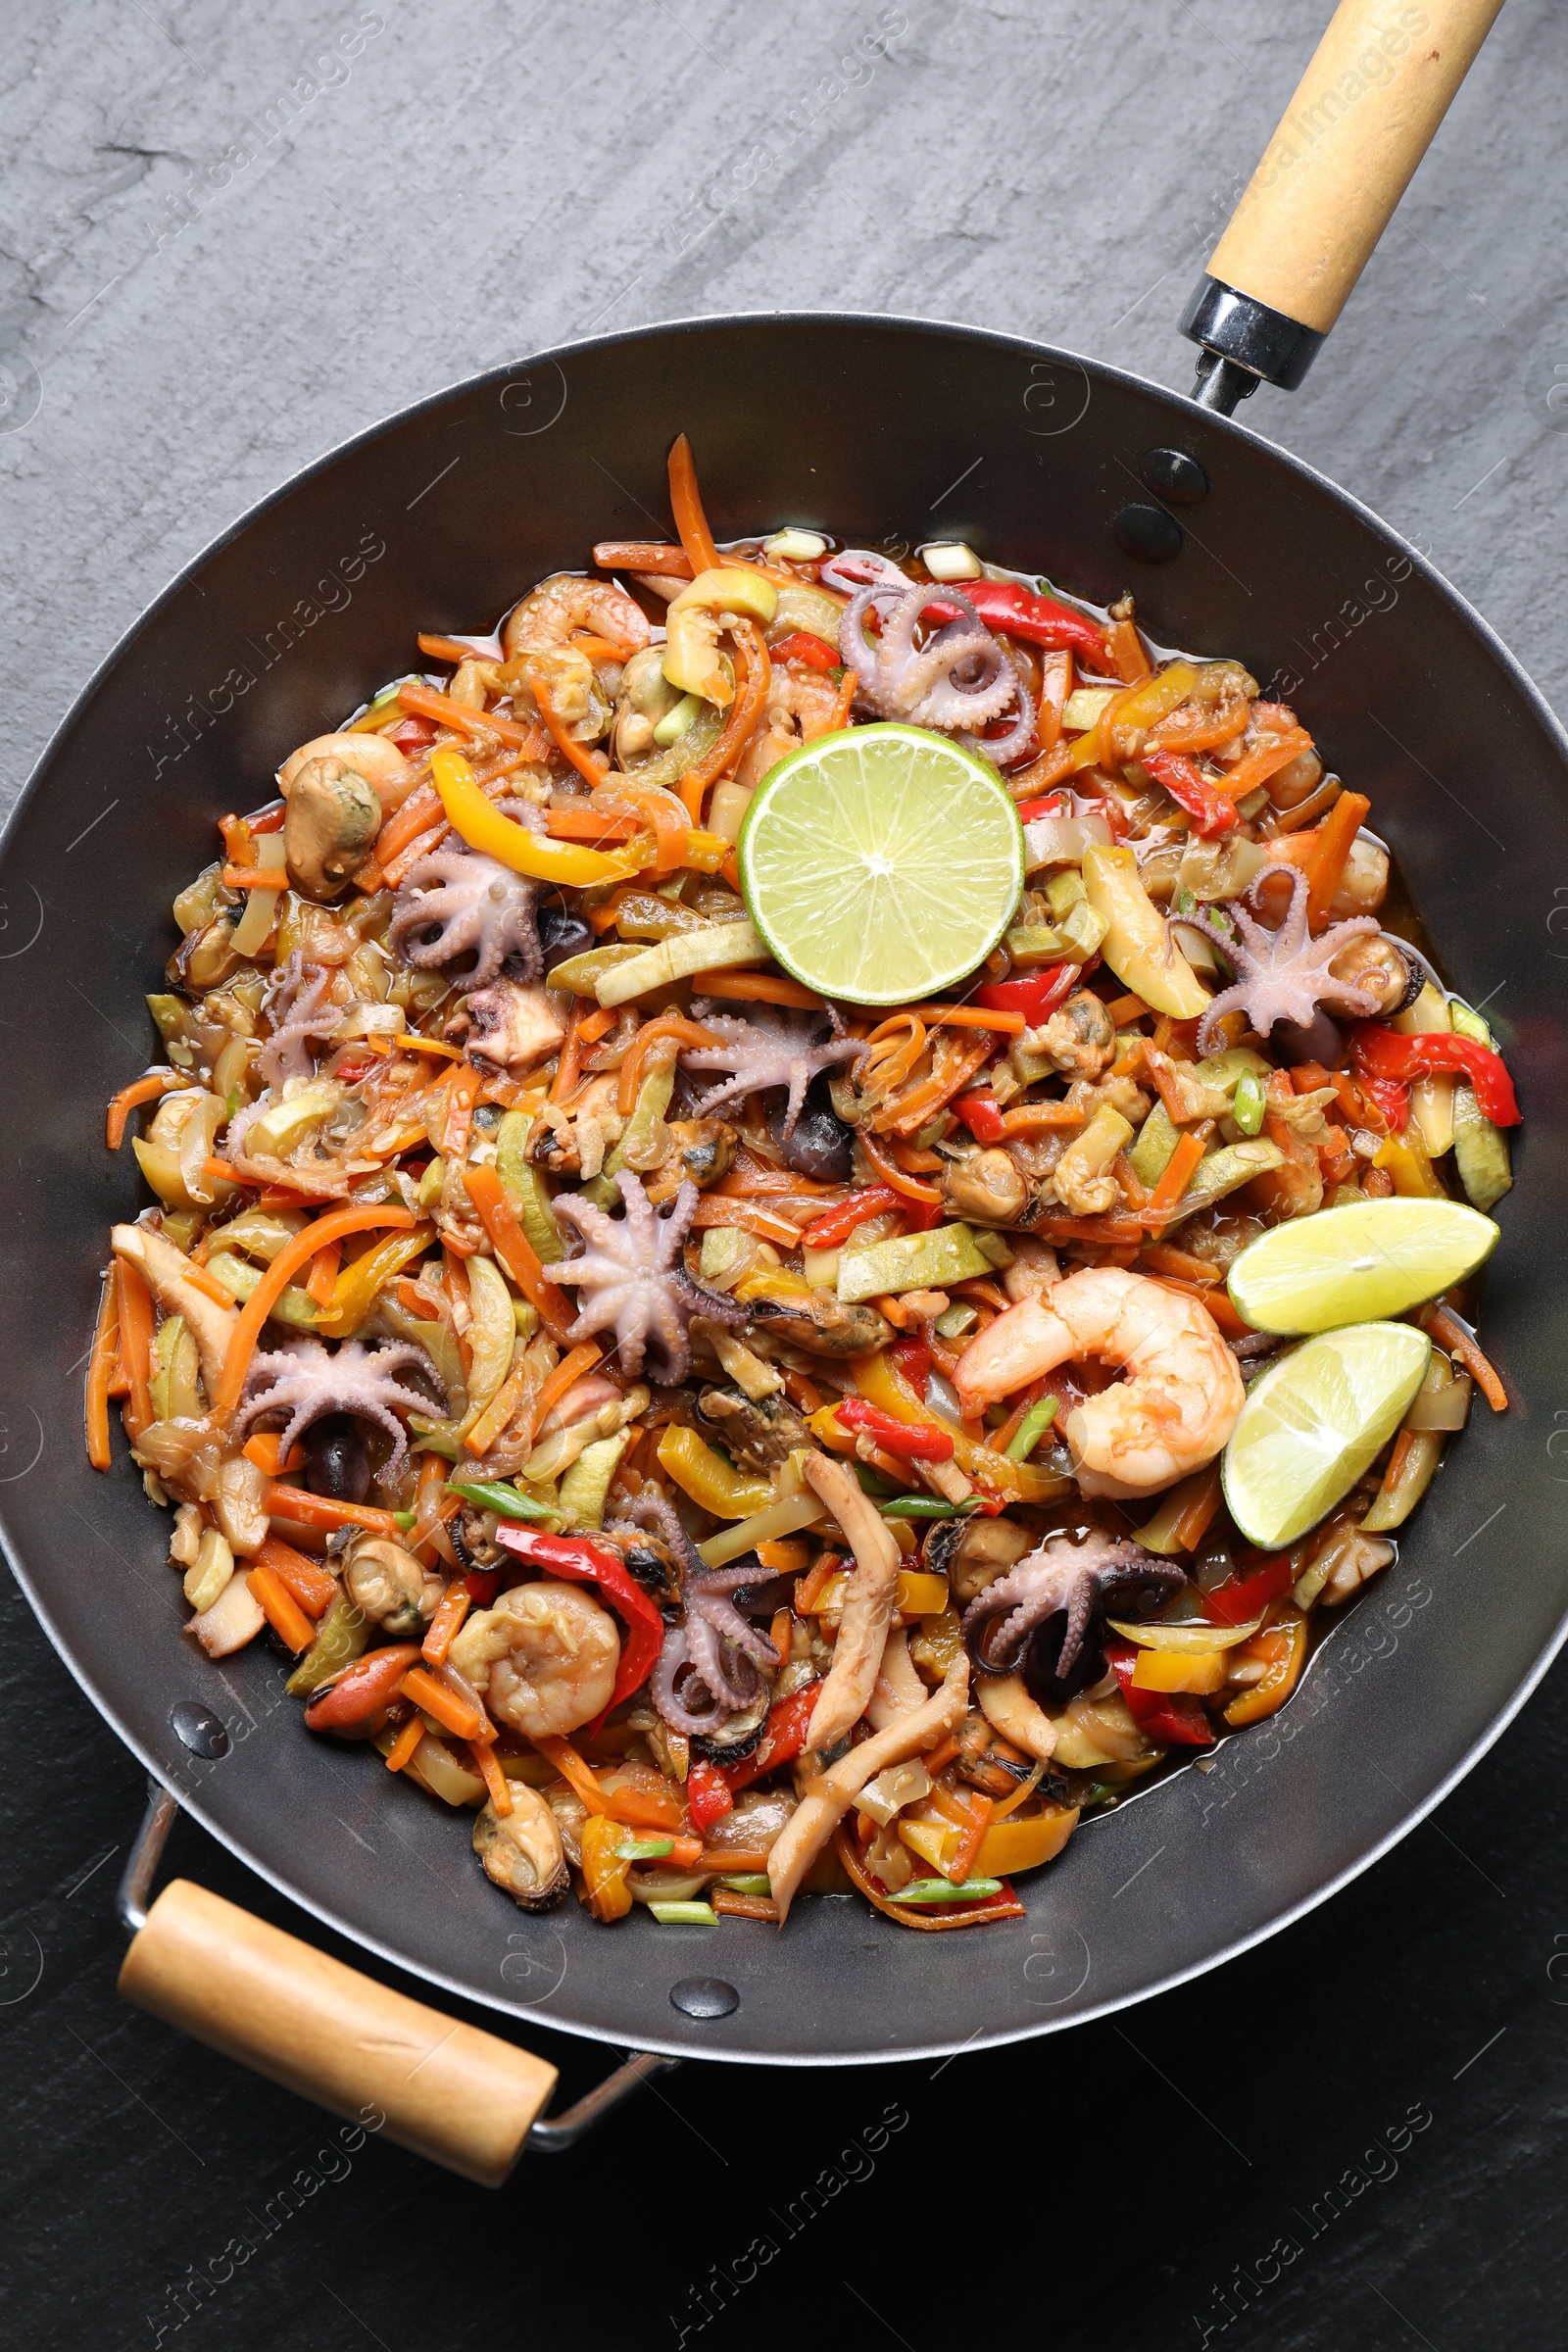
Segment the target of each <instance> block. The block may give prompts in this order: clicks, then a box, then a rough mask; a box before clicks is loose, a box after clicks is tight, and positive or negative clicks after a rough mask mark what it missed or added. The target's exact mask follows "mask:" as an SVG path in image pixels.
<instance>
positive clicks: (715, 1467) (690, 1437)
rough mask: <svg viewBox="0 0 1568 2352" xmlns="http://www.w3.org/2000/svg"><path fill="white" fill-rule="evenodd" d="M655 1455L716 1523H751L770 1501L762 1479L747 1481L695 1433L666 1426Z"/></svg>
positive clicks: (682, 1489) (768, 1489) (770, 1488)
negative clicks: (740, 1521)
mask: <svg viewBox="0 0 1568 2352" xmlns="http://www.w3.org/2000/svg"><path fill="white" fill-rule="evenodd" d="M658 1455H659V1462H660V1467H661V1468H662V1469H664V1470H667V1471H668V1473H669V1475H670V1477H671V1478H672V1479H673V1480H674V1481H675V1484H676V1486H677V1487H679V1488H680V1490H681V1492H682V1493H683V1494H685V1495H690V1496H691V1498H692V1500H693V1502H697V1503H701V1505H702V1507H703V1509H704V1510H705V1511H711V1512H712V1514H713V1516H714V1518H715V1519H750V1518H751V1517H753V1516H754V1514H756V1513H757V1512H760V1511H764V1510H766V1509H767V1507H768V1505H769V1504H770V1503H771V1502H772V1500H773V1489H772V1487H771V1486H770V1485H769V1483H768V1481H767V1480H766V1479H765V1478H748V1477H746V1476H745V1475H744V1474H743V1473H742V1472H741V1471H739V1470H735V1469H732V1468H731V1466H730V1464H729V1463H728V1462H726V1461H724V1460H723V1459H722V1458H721V1457H720V1456H719V1455H718V1454H716V1453H715V1452H714V1451H713V1449H712V1447H711V1446H705V1445H704V1443H703V1441H702V1439H701V1438H700V1437H699V1436H698V1435H697V1432H696V1430H695V1429H685V1428H682V1427H681V1426H680V1425H679V1424H678V1423H676V1422H673V1421H671V1422H669V1423H668V1424H667V1425H666V1426H665V1428H664V1429H663V1430H662V1433H661V1435H660V1440H659V1446H658Z"/></svg>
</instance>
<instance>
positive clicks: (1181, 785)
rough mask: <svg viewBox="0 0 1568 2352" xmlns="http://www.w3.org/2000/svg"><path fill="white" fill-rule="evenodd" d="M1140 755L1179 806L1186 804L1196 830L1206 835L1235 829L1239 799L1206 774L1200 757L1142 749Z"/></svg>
mask: <svg viewBox="0 0 1568 2352" xmlns="http://www.w3.org/2000/svg"><path fill="white" fill-rule="evenodd" d="M1138 756H1139V758H1140V760H1142V761H1143V763H1144V765H1145V767H1147V768H1148V770H1149V772H1150V774H1151V775H1152V777H1153V779H1154V782H1155V783H1156V784H1162V785H1163V786H1164V788H1165V790H1166V791H1167V792H1168V793H1169V794H1170V797H1171V799H1172V800H1173V801H1174V802H1175V804H1176V806H1177V808H1178V809H1186V811H1187V813H1188V815H1189V816H1190V817H1191V818H1192V820H1193V831H1194V832H1195V833H1200V834H1203V835H1205V836H1206V835H1208V834H1212V833H1230V832H1232V831H1234V829H1235V826H1236V822H1237V817H1236V803H1235V802H1234V801H1229V800H1227V799H1226V797H1225V795H1224V794H1223V793H1222V792H1218V791H1216V790H1215V788H1214V786H1213V785H1212V784H1211V783H1210V782H1209V780H1208V778H1207V777H1206V776H1205V775H1204V773H1203V771H1202V769H1201V767H1200V766H1199V764H1198V762H1197V760H1191V759H1189V758H1188V756H1187V754H1186V753H1185V752H1162V751H1152V752H1140V753H1139V755H1138Z"/></svg>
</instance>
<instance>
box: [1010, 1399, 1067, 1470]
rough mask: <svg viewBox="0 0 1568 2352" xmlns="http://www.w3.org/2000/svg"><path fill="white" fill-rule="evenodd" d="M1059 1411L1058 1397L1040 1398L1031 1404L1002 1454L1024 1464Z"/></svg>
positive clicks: (1059, 1401) (1059, 1400)
mask: <svg viewBox="0 0 1568 2352" xmlns="http://www.w3.org/2000/svg"><path fill="white" fill-rule="evenodd" d="M1060 1410H1061V1399H1060V1397H1041V1398H1040V1400H1039V1402H1038V1403H1036V1404H1032V1405H1031V1406H1030V1407H1029V1410H1028V1411H1027V1412H1026V1413H1025V1415H1024V1417H1023V1419H1022V1420H1021V1421H1020V1422H1019V1424H1018V1426H1017V1428H1016V1429H1015V1430H1014V1431H1013V1433H1012V1435H1011V1437H1010V1438H1009V1439H1008V1440H1007V1443H1006V1445H1005V1446H1004V1447H1003V1449H1002V1450H1003V1452H1004V1453H1005V1454H1007V1455H1009V1456H1010V1458H1011V1459H1012V1460H1013V1461H1015V1462H1026V1461H1027V1460H1028V1459H1029V1456H1030V1455H1031V1454H1032V1453H1033V1451H1034V1449H1035V1447H1036V1446H1038V1445H1039V1443H1040V1441H1041V1439H1042V1438H1043V1437H1044V1436H1045V1434H1046V1432H1047V1430H1048V1429H1049V1428H1050V1427H1051V1424H1052V1423H1053V1421H1054V1419H1055V1418H1056V1415H1057V1414H1058V1413H1059V1412H1060Z"/></svg>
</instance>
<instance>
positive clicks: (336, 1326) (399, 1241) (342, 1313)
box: [316, 1225, 435, 1340]
mask: <svg viewBox="0 0 1568 2352" xmlns="http://www.w3.org/2000/svg"><path fill="white" fill-rule="evenodd" d="M434 1239H435V1227H434V1226H433V1225H417V1226H416V1227H415V1229H414V1231H413V1232H412V1233H395V1234H392V1235H391V1236H390V1237H389V1238H388V1239H387V1240H386V1241H384V1242H378V1243H377V1244H376V1246H375V1248H374V1249H373V1250H367V1251H366V1252H365V1255H364V1256H363V1257H357V1258H356V1259H355V1260H354V1262H353V1264H352V1265H348V1266H345V1267H344V1268H343V1271H342V1272H341V1273H340V1274H339V1276H338V1278H337V1280H336V1281H335V1282H334V1283H333V1285H332V1295H331V1298H330V1299H328V1301H327V1303H326V1305H325V1306H324V1307H323V1308H322V1309H321V1311H320V1313H319V1315H318V1316H317V1319H316V1328H317V1330H318V1331H319V1333H320V1334H321V1336H322V1338H323V1339H329V1340H341V1339H346V1338H347V1337H348V1335H349V1333H350V1332H352V1331H358V1330H359V1328H360V1325H361V1324H362V1323H363V1322H364V1321H365V1318H366V1316H367V1315H368V1313H369V1311H370V1309H371V1307H372V1306H373V1305H374V1303H375V1301H376V1299H377V1297H378V1296H379V1294H380V1293H381V1292H382V1291H384V1290H385V1288H386V1286H387V1284H388V1283H389V1282H391V1281H392V1280H393V1279H394V1278H395V1277H396V1276H397V1275H399V1274H401V1273H402V1271H403V1269H404V1267H405V1266H409V1265H412V1264H413V1262H414V1260H415V1259H416V1258H417V1257H421V1256H422V1255H423V1254H424V1252H425V1250H428V1249H429V1247H430V1245H431V1243H432V1242H433V1241H434ZM318 1262H319V1261H318Z"/></svg>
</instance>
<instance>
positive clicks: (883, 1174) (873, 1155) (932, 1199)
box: [856, 1127, 942, 1207]
mask: <svg viewBox="0 0 1568 2352" xmlns="http://www.w3.org/2000/svg"><path fill="white" fill-rule="evenodd" d="M856 1133H857V1135H858V1138H859V1144H860V1149H861V1151H862V1152H864V1153H865V1156H866V1158H867V1159H868V1160H869V1161H870V1163H871V1165H872V1167H873V1168H874V1169H875V1171H876V1173H877V1175H878V1176H879V1177H880V1178H881V1180H882V1182H883V1183H884V1184H891V1185H892V1187H893V1190H894V1191H895V1192H896V1193H902V1194H903V1195H904V1198H905V1199H906V1201H924V1202H925V1203H926V1205H927V1206H928V1207H932V1206H934V1205H935V1204H936V1203H937V1202H939V1201H941V1199H942V1195H941V1193H940V1192H939V1191H938V1189H937V1187H936V1186H935V1185H934V1184H922V1183H921V1182H920V1179H919V1178H918V1176H907V1175H906V1174H905V1172H904V1170H903V1169H902V1168H901V1167H900V1166H899V1164H898V1162H897V1160H895V1159H893V1158H892V1157H891V1156H890V1155H889V1154H888V1153H887V1152H884V1150H883V1149H882V1146H881V1144H880V1143H879V1142H878V1141H877V1138H876V1137H875V1136H874V1135H873V1134H872V1133H871V1130H870V1128H869V1127H859V1128H857V1130H856Z"/></svg>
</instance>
